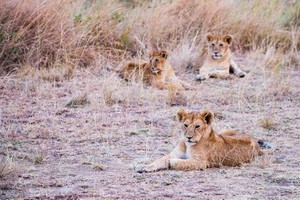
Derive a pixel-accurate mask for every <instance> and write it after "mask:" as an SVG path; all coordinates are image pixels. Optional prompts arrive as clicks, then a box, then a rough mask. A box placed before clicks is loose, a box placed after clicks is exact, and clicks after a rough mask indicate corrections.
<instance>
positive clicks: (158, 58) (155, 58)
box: [149, 50, 168, 74]
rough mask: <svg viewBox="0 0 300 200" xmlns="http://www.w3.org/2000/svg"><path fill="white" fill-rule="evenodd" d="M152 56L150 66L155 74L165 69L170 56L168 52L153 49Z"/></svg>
mask: <svg viewBox="0 0 300 200" xmlns="http://www.w3.org/2000/svg"><path fill="white" fill-rule="evenodd" d="M149 58H150V68H151V72H152V73H153V74H157V73H159V72H160V71H162V70H163V69H164V67H165V66H166V60H167V58H168V52H167V51H164V50H161V51H151V52H149Z"/></svg>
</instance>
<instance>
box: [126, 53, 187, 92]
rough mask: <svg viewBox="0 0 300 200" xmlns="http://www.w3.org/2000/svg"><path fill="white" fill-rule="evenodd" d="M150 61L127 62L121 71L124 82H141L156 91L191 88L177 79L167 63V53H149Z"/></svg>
mask: <svg viewBox="0 0 300 200" xmlns="http://www.w3.org/2000/svg"><path fill="white" fill-rule="evenodd" d="M149 58H150V61H149V62H147V61H144V60H142V61H139V62H136V61H129V62H128V63H127V64H126V65H125V66H124V67H123V68H122V70H121V73H120V75H121V77H122V78H124V79H125V80H136V81H138V80H142V81H143V82H144V83H148V84H150V85H152V86H154V87H156V88H158V89H168V88H169V87H172V88H174V87H175V88H176V89H177V90H183V89H190V88H191V86H190V85H189V84H187V83H185V82H184V81H182V80H180V79H179V78H177V76H176V75H175V73H174V69H173V67H172V66H171V65H170V64H169V63H168V61H167V58H168V53H167V52H166V51H164V50H161V51H152V52H149Z"/></svg>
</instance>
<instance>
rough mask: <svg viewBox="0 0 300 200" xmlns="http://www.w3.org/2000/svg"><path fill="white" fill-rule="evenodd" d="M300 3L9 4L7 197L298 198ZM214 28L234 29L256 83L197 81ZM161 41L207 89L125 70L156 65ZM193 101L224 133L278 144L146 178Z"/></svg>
mask: <svg viewBox="0 0 300 200" xmlns="http://www.w3.org/2000/svg"><path fill="white" fill-rule="evenodd" d="M299 7H300V3H299V1H259V0H253V1H238V0H228V1H218V0H212V1H196V0H191V1H183V0H174V1H168V0H167V1H164V0H162V1H156V0H155V1H154V0H149V1H136V0H113V1H110V0H102V1H94V0H89V1H86V0H74V1H59V0H53V1H50V0H45V1H44V0H28V1H27V0H26V1H25V0H11V1H5V0H0V60H1V62H0V73H1V77H0V105H4V106H1V108H0V138H1V139H0V156H2V155H3V156H4V157H3V156H2V157H3V159H2V160H1V164H0V179H1V181H0V182H1V186H2V185H4V186H7V187H6V190H5V191H4V192H2V191H1V192H0V198H5V199H16V198H19V197H20V198H25V199H26V198H28V199H30V198H39V199H47V198H53V199H56V198H57V199H66V198H72V197H75V198H96V199H97V198H102V199H103V198H109V199H118V198H119V199H135V198H137V197H138V198H145V199H147V198H150V199H156V198H165V199H168V198H169V199H189V198H195V199H199V198H200V199H201V198H203V199H207V198H216V199H218V198H219V199H251V198H254V199H264V198H270V199H276V198H279V199H285V198H288V199H297V197H298V196H299V195H300V190H299V181H300V180H299V177H297V176H298V172H299V170H298V169H299V162H300V161H299V158H300V156H299V152H300V150H299V134H298V135H297V131H298V130H299V127H300V126H299V117H298V110H297V109H295V108H298V107H299V102H300V99H299V97H300V94H299V88H300V85H299V81H298V78H299V66H300V60H299V58H300V56H299V48H300V46H299V45H300V38H299V37H300V35H299V31H300V30H299V21H300V19H299V10H300V9H299ZM223 16H225V17H223ZM209 31H211V32H215V33H229V34H232V35H233V36H234V44H233V46H232V50H233V51H234V52H235V55H236V56H235V59H236V62H237V63H238V64H239V65H240V66H241V68H242V69H244V70H246V71H247V72H248V74H247V76H246V77H245V78H243V79H239V78H236V77H230V78H229V79H227V80H219V79H209V80H208V81H205V82H204V83H198V82H195V81H193V80H194V76H195V71H196V70H197V69H198V68H199V66H200V63H201V61H202V58H201V50H202V48H203V47H204V46H205V40H206V39H205V34H206V33H207V32H209ZM157 48H163V49H166V50H168V51H169V53H170V63H171V64H172V66H174V68H175V73H176V74H177V76H178V77H179V78H180V79H181V80H184V81H187V82H189V83H190V84H191V85H192V86H193V88H194V90H189V91H183V92H182V91H176V90H174V89H172V88H169V89H168V90H157V89H155V88H152V87H147V86H145V85H144V84H143V83H141V82H139V81H136V82H134V81H132V82H125V81H123V80H122V79H120V77H118V75H117V73H116V71H118V69H119V68H120V67H121V66H122V64H123V63H125V61H126V60H128V59H146V60H147V53H146V52H147V50H148V49H157ZM82 94H86V95H82ZM66 104H67V106H66ZM73 107H76V109H73ZM180 107H184V108H186V109H187V110H195V111H199V110H203V109H211V110H213V111H214V112H215V113H216V122H217V123H216V125H215V129H216V130H218V131H219V130H221V129H223V128H225V129H230V128H233V129H236V130H239V131H241V132H247V133H249V134H251V135H253V136H254V137H256V138H258V139H266V140H267V141H270V142H271V143H273V144H274V145H275V146H276V147H277V148H276V151H275V153H274V154H273V155H268V156H266V157H260V158H258V159H257V160H256V161H255V162H253V163H250V164H247V165H243V166H241V167H236V168H220V169H209V170H207V171H205V172H202V171H193V172H181V171H162V172H157V173H153V174H136V173H135V172H134V170H133V168H132V166H134V165H135V164H134V163H139V162H144V161H147V162H148V161H151V160H154V159H156V158H158V157H161V156H162V155H165V154H167V153H168V152H169V151H170V150H171V149H172V148H173V147H174V145H175V144H176V142H177V141H178V138H179V137H180V131H179V127H178V123H177V122H176V120H175V113H176V111H177V110H178V109H179V108H180ZM270 113H271V114H270ZM275 122H276V123H275ZM7 142H8V143H10V144H15V143H16V145H9V146H7V145H3V144H6V143H7ZM14 142H15V143H14ZM7 150H9V153H10V154H9V155H13V156H12V157H13V158H14V159H11V157H7ZM87 155H88V157H87ZM16 164H18V165H16ZM21 168H22V170H20V171H22V173H20V175H18V177H16V174H15V170H16V169H21ZM24 169H25V170H24ZM17 171H18V170H17ZM2 178H3V179H2ZM12 179H13V181H11V180H12ZM9 180H10V181H9ZM7 183H9V184H7ZM245 185H246V186H247V187H241V186H245ZM196 186H197V187H196ZM162 188H163V189H162ZM1 193H2V194H3V196H1V195H2V194H1Z"/></svg>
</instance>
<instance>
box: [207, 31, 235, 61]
mask: <svg viewBox="0 0 300 200" xmlns="http://www.w3.org/2000/svg"><path fill="white" fill-rule="evenodd" d="M232 39H233V38H232V36H231V35H223V36H215V35H213V34H211V33H209V34H207V41H208V52H209V55H210V56H211V57H212V58H213V59H215V60H219V59H221V58H223V57H224V56H225V55H226V54H227V53H228V51H229V47H230V45H231V43H232Z"/></svg>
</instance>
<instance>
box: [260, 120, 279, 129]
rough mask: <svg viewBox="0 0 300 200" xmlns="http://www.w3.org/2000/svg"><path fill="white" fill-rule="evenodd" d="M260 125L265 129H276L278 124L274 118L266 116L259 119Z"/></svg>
mask: <svg viewBox="0 0 300 200" xmlns="http://www.w3.org/2000/svg"><path fill="white" fill-rule="evenodd" d="M259 125H260V126H261V127H263V128H264V129H268V130H271V129H276V124H275V123H274V121H273V119H272V118H269V117H268V118H264V119H260V120H259Z"/></svg>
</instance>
